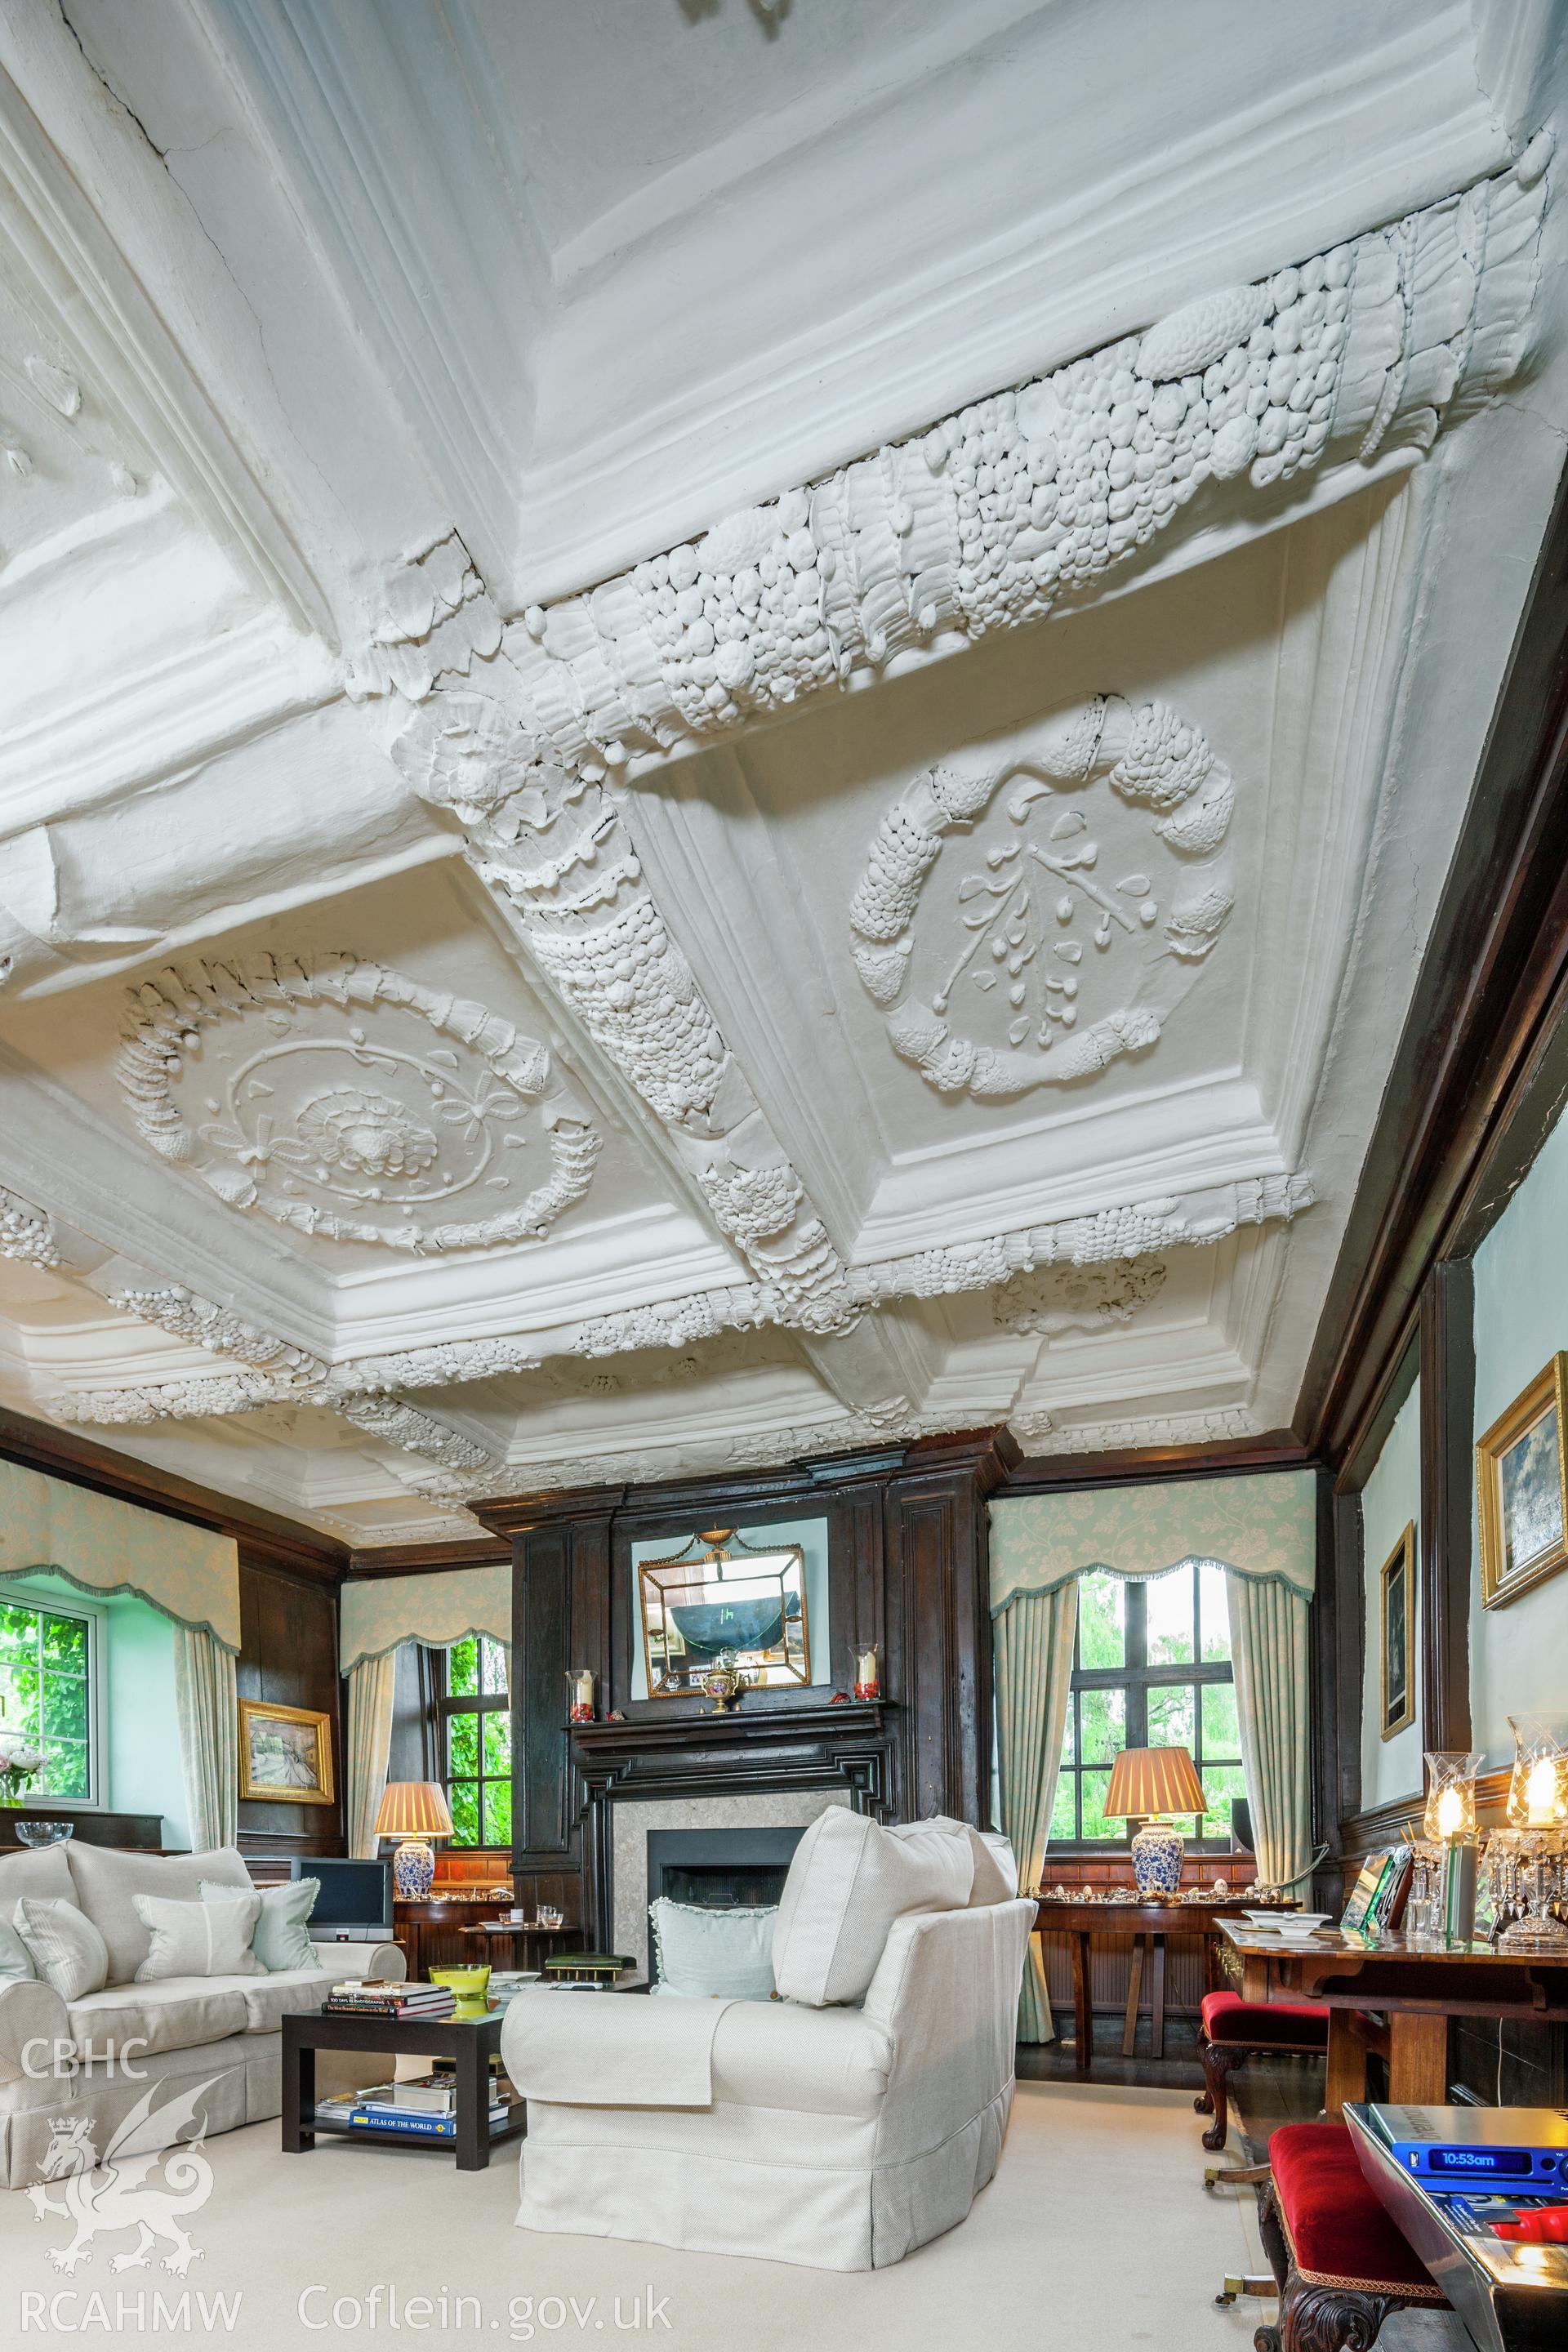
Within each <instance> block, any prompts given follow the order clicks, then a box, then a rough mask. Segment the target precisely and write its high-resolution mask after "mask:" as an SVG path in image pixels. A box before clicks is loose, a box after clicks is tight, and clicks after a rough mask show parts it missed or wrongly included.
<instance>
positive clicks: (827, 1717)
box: [479, 1430, 1018, 1931]
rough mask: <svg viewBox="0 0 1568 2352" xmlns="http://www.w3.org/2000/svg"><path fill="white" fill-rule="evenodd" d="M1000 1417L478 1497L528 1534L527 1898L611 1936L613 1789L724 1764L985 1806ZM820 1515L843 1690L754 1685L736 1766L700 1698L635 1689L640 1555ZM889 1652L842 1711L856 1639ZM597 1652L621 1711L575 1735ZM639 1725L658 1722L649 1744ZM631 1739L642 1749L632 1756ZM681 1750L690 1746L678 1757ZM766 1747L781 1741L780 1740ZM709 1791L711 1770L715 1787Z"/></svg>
mask: <svg viewBox="0 0 1568 2352" xmlns="http://www.w3.org/2000/svg"><path fill="white" fill-rule="evenodd" d="M1017 1458H1018V1457H1017V1449H1016V1446H1014V1445H1013V1444H1012V1441H1011V1439H1010V1438H1009V1437H1008V1436H1007V1435H1006V1433H1005V1432H998V1431H993V1430H986V1431H983V1432H979V1433H963V1434H960V1435H958V1436H955V1437H953V1438H952V1439H943V1440H941V1441H925V1442H922V1443H921V1444H916V1445H912V1446H909V1447H904V1446H897V1447H892V1448H889V1449H885V1450H883V1451H880V1452H878V1453H876V1454H858V1455H849V1456H841V1457H838V1458H837V1459H834V1460H829V1461H823V1462H820V1463H803V1464H796V1465H790V1466H789V1467H787V1468H784V1469H781V1470H775V1471H767V1472H763V1473H758V1474H756V1475H751V1476H747V1477H742V1478H740V1479H729V1480H711V1479H710V1480H700V1481H693V1482H690V1483H688V1484H681V1485H670V1486H659V1487H638V1488H626V1487H606V1488H599V1489H594V1490H592V1491H590V1492H584V1493H580V1494H575V1495H555V1496H547V1497H542V1498H533V1499H530V1498H527V1497H519V1498H515V1499H508V1500H506V1501H502V1502H498V1503H486V1504H484V1505H481V1506H480V1507H479V1509H480V1513H481V1515H482V1517H483V1518H484V1520H485V1523H486V1524H487V1526H489V1527H490V1528H495V1529H497V1530H499V1531H503V1532H505V1533H507V1534H509V1535H510V1537H511V1538H512V1541H513V1545H514V1555H513V1557H514V1576H515V1583H514V1603H513V1626H514V1637H515V1641H516V1644H517V1648H516V1656H517V1659H518V1666H517V1671H516V1676H515V1685H516V1686H515V1689H514V1693H513V1699H514V1708H515V1713H514V1723H513V1736H514V1742H515V1748H514V1753H515V1755H516V1758H517V1778H516V1785H515V1792H514V1799H513V1804H514V1831H515V1834H516V1838H517V1844H516V1848H515V1851H514V1854H513V1868H514V1873H515V1874H516V1876H517V1877H518V1880H519V1882H520V1887H519V1891H520V1896H521V1897H522V1899H528V1898H529V1897H530V1896H533V1895H537V1896H538V1898H540V1899H542V1900H544V1901H552V1900H554V1901H562V1900H563V1896H562V1894H561V1892H560V1890H561V1888H562V1886H563V1882H564V1883H566V1885H567V1886H568V1893H567V1895H566V1897H565V1899H564V1901H563V1907H564V1908H565V1910H566V1912H567V1916H568V1917H569V1918H571V1919H573V1920H575V1921H579V1922H581V1923H582V1924H584V1926H585V1927H587V1926H592V1927H595V1928H596V1929H598V1930H601V1931H602V1930H603V1929H604V1927H605V1925H606V1924H607V1923H605V1921H603V1920H602V1919H600V1918H599V1917H598V1916H596V1915H597V1913H598V1911H600V1910H601V1909H602V1908H603V1906H604V1903H605V1890H606V1888H607V1882H608V1853H607V1839H608V1822H609V1806H608V1803H607V1802H605V1794H606V1791H608V1790H612V1789H614V1788H617V1787H621V1786H623V1785H625V1786H628V1787H629V1786H630V1785H632V1784H633V1782H634V1781H635V1785H636V1787H637V1792H638V1793H639V1794H642V1793H649V1794H651V1793H657V1792H660V1791H662V1790H665V1789H666V1788H667V1787H668V1786H673V1785H676V1776H679V1774H681V1773H683V1772H684V1773H685V1774H686V1775H687V1777H688V1779H689V1776H690V1774H691V1772H692V1771H693V1770H697V1771H700V1772H702V1773H704V1774H708V1773H709V1772H710V1769H717V1770H719V1771H721V1773H723V1774H727V1775H728V1776H729V1777H728V1779H727V1780H725V1782H724V1785H732V1786H736V1787H740V1786H744V1785H747V1781H748V1777H749V1776H752V1775H761V1776H763V1777H766V1776H769V1775H772V1776H773V1778H774V1780H775V1781H776V1780H777V1778H778V1776H780V1775H782V1774H784V1773H788V1774H789V1775H790V1776H791V1784H792V1785H798V1786H807V1785H818V1784H820V1782H821V1780H823V1778H824V1777H826V1778H827V1779H830V1780H838V1781H841V1782H842V1783H843V1784H844V1785H847V1786H850V1787H851V1788H852V1789H853V1790H855V1792H856V1795H857V1801H864V1802H867V1803H869V1804H873V1805H874V1806H875V1808H876V1809H877V1810H878V1811H880V1812H882V1813H884V1814H885V1815H886V1816H887V1817H888V1818H890V1819H896V1820H897V1819H904V1818H907V1817H910V1816H912V1815H922V1814H926V1813H931V1812H937V1811H942V1812H949V1813H953V1814H957V1815H960V1816H962V1817H963V1818H965V1819H968V1820H972V1821H983V1820H984V1819H986V1818H987V1815H988V1809H989V1805H990V1766H991V1738H990V1695H991V1684H990V1675H991V1642H990V1620H989V1612H988V1608H987V1577H988V1557H987V1530H988V1520H987V1517H986V1510H985V1504H986V1499H987V1497H988V1496H990V1495H991V1494H992V1493H993V1492H994V1491H995V1489H996V1488H997V1487H998V1486H1000V1485H1001V1484H1002V1483H1003V1481H1004V1480H1005V1477H1006V1476H1007V1474H1008V1471H1009V1468H1010V1467H1011V1466H1012V1465H1015V1464H1016V1461H1017ZM817 1516H822V1517H826V1521H827V1527H828V1576H829V1591H830V1602H829V1618H830V1623H831V1628H832V1631H831V1637H830V1638H831V1642H832V1654H831V1659H830V1671H831V1674H832V1678H833V1679H832V1683H831V1685H817V1686H815V1687H813V1688H812V1689H810V1690H806V1691H798V1692H795V1691H770V1692H754V1693H752V1694H751V1695H750V1696H748V1697H747V1698H746V1699H745V1701H744V1702H743V1704H742V1710H741V1713H740V1716H739V1717H738V1718H737V1724H738V1727H739V1729H738V1731H737V1734H736V1737H735V1740H734V1741H733V1742H732V1743H731V1746H732V1747H733V1748H736V1749H737V1750H738V1752H736V1753H731V1754H729V1755H727V1756H726V1757H725V1758H724V1759H723V1760H722V1762H721V1764H717V1765H712V1766H711V1767H710V1764H709V1763H703V1762H700V1761H699V1760H698V1757H697V1752H696V1751H697V1750H698V1749H699V1748H710V1747H711V1732H710V1730H704V1729H703V1728H702V1725H703V1724H704V1722H707V1721H710V1718H709V1716H708V1707H707V1702H706V1701H697V1700H685V1699H657V1700H642V1701H638V1700H636V1699H634V1698H633V1697H632V1666H633V1657H634V1643H635V1642H636V1641H637V1639H638V1633H637V1622H636V1610H635V1596H634V1589H633V1588H634V1580H633V1576H632V1548H633V1546H634V1544H637V1543H638V1542H641V1541H644V1540H658V1541H664V1540H667V1539H668V1540H670V1541H672V1542H680V1541H682V1540H684V1539H685V1538H687V1537H689V1536H690V1535H691V1534H692V1533H693V1532H694V1531H695V1530H697V1529H700V1528H708V1527H711V1526H714V1525H721V1526H724V1527H732V1528H739V1529H740V1530H741V1532H742V1534H743V1533H744V1532H745V1530H746V1528H748V1527H757V1526H761V1525H763V1524H766V1523H768V1522H770V1521H774V1520H777V1519H780V1518H795V1517H817ZM873 1642H875V1643H877V1644H878V1646H879V1651H880V1654H881V1660H882V1680H883V1689H884V1693H885V1697H886V1702H887V1703H886V1706H885V1707H883V1708H856V1707H853V1706H844V1707H835V1706H833V1705H832V1701H833V1698H834V1694H835V1690H837V1692H838V1693H840V1694H845V1693H847V1692H848V1691H849V1690H850V1688H851V1686H852V1684H853V1680H854V1659H855V1653H856V1650H857V1648H858V1646H860V1645H862V1644H866V1643H873ZM584 1666H587V1667H591V1668H592V1669H593V1671H594V1673H595V1676H596V1677H597V1685H598V1694H599V1705H600V1712H601V1715H602V1716H606V1715H608V1714H609V1713H610V1712H611V1711H612V1710H613V1711H615V1712H616V1713H619V1714H622V1715H624V1716H625V1717H626V1718H627V1723H628V1730H627V1732H626V1733H625V1734H617V1733H616V1730H615V1729H614V1728H613V1727H607V1726H606V1727H603V1728H602V1729H601V1730H600V1731H598V1732H595V1734H594V1735H593V1736H592V1738H589V1739H586V1740H584V1741H582V1742H580V1743H574V1742H572V1741H571V1740H570V1739H569V1738H568V1735H567V1731H566V1726H565V1713H566V1675H567V1673H568V1671H569V1670H570V1669H573V1668H581V1667H584ZM639 1725H651V1726H654V1727H657V1732H658V1737H657V1739H655V1740H647V1741H645V1740H644V1739H643V1738H642V1735H641V1733H640V1732H639V1731H638V1729H637V1727H638V1726H639ZM634 1750H635V1751H636V1752H635V1753H634V1752H633V1751H634ZM682 1751H688V1752H685V1753H683V1752H682ZM764 1751H766V1752H765V1754H764ZM709 1785H715V1783H714V1782H713V1781H712V1780H710V1781H709Z"/></svg>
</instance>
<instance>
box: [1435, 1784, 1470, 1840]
mask: <svg viewBox="0 0 1568 2352" xmlns="http://www.w3.org/2000/svg"><path fill="white" fill-rule="evenodd" d="M1464 1827H1465V1801H1464V1799H1463V1797H1461V1796H1460V1794H1459V1791H1458V1789H1454V1788H1448V1789H1445V1790H1444V1791H1443V1793H1442V1795H1441V1796H1440V1797H1439V1798H1438V1800H1437V1834H1438V1836H1439V1837H1440V1838H1457V1837H1459V1836H1462V1835H1463V1833H1464Z"/></svg>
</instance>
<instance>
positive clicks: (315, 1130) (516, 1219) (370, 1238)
mask: <svg viewBox="0 0 1568 2352" xmlns="http://www.w3.org/2000/svg"><path fill="white" fill-rule="evenodd" d="M126 1005H127V1013H128V1015H129V1019H128V1025H127V1033H126V1037H125V1042H124V1044H123V1045H122V1046H121V1051H120V1055H119V1057H118V1061H117V1064H116V1073H117V1076H118V1077H119V1080H120V1084H121V1090H122V1092H123V1093H124V1095H125V1097H126V1100H127V1102H128V1103H129V1105H130V1108H131V1111H132V1118H134V1120H135V1123H136V1126H137V1128H138V1129H139V1131H140V1132H141V1134H142V1136H143V1138H144V1139H146V1141H147V1142H149V1143H150V1144H151V1145H152V1146H153V1150H156V1151H159V1152H161V1153H162V1154H163V1156H164V1158H166V1159H168V1160H174V1161H176V1162H177V1163H180V1164H182V1165H185V1166H189V1167H190V1168H192V1169H193V1170H194V1171H195V1173H197V1174H198V1175H200V1176H201V1177H202V1178H203V1179H204V1180H205V1182H206V1183H208V1184H209V1185H210V1186H211V1187H212V1189H213V1191H214V1192H216V1194H217V1195H218V1197H219V1199H220V1200H223V1201H226V1202H228V1204H229V1205H230V1206H231V1207H233V1208H237V1209H257V1210H259V1211H260V1212H261V1213H262V1214H264V1215H266V1216H268V1217H271V1218H272V1219H274V1220H275V1222H277V1223H279V1224H283V1225H289V1226H291V1227H293V1228H294V1229H295V1230H296V1231H298V1232H300V1233H303V1234H310V1235H320V1236H321V1237H323V1238H325V1239H327V1240H329V1241H352V1242H369V1243H374V1244H380V1245H381V1246H383V1247H384V1248H388V1249H400V1250H410V1251H415V1252H424V1251H428V1250H447V1249H470V1248H483V1247H488V1246H493V1245H495V1244H500V1243H507V1242H518V1241H522V1240H531V1239H536V1238H537V1237H538V1236H539V1235H540V1234H543V1233H544V1232H545V1231H546V1229H547V1228H548V1227H549V1226H550V1225H551V1224H552V1223H553V1222H554V1220H555V1219H556V1218H557V1217H558V1216H560V1215H561V1214H562V1213H563V1211H564V1210H566V1209H568V1208H570V1207H571V1206H572V1205H573V1203H574V1202H576V1201H579V1200H581V1199H582V1197H583V1195H584V1192H586V1191H587V1189H588V1185H589V1182H590V1181H591V1179H592V1176H593V1171H594V1164H595V1160H597V1158H598V1155H599V1150H600V1139H599V1137H598V1134H597V1132H596V1131H595V1128H594V1127H593V1125H592V1124H591V1122H590V1121H589V1119H588V1117H587V1114H586V1112H585V1111H584V1108H583V1107H582V1106H581V1105H580V1104H579V1103H578V1102H577V1100H576V1099H575V1097H574V1096H573V1095H572V1094H571V1093H570V1092H569V1091H568V1089H567V1088H566V1087H563V1085H562V1084H561V1082H560V1081H559V1079H558V1078H557V1077H556V1076H555V1074H554V1072H553V1069H552V1064H551V1058H550V1055H549V1054H548V1053H547V1052H546V1050H545V1048H544V1047H543V1046H542V1045H539V1044H538V1043H536V1042H535V1040H533V1039H532V1038H531V1037H525V1036H522V1035H521V1034H520V1033H519V1032H518V1031H517V1030H516V1029H515V1028H514V1027H513V1025H512V1024H511V1023H510V1021H504V1020H502V1019H501V1018H500V1016H499V1015H498V1014H496V1013H490V1012H488V1011H487V1010H486V1008H485V1007H484V1006H483V1005H480V1004H475V1003H470V1002H468V1001H467V1000H466V999H464V998H462V997H457V996H452V995H450V994H448V993H446V992H442V991H438V990H436V989H430V988H426V987H425V986H423V985H422V983H421V982H417V981H415V980H410V979H408V978H407V977H406V976H405V974H403V973H401V972H397V971H392V970H390V969H389V968H388V967H387V966H386V965H384V964H380V963H372V962H367V961H362V960H361V959H359V958H357V957H355V956H352V955H347V954H339V955H329V956H323V957H310V956H301V957H289V956H281V955H264V956H258V957H255V958H252V959H249V960H247V961H242V960H238V959H237V960H236V961H233V962H231V963H216V962H215V963H198V964H191V965H184V966H178V967H176V966H170V967H168V968H166V969H165V970H164V971H162V972H160V973H159V974H158V975H157V977H156V978H155V979H153V980H151V981H146V982H142V984H141V985H140V986H139V987H136V988H133V989H131V990H129V991H128V992H127V996H126ZM209 1090H210V1091H209ZM198 1091H199V1092H200V1094H201V1096H202V1100H203V1106H204V1108H205V1111H206V1113H207V1114H208V1116H206V1117H205V1118H201V1117H199V1116H197V1115H196V1114H195V1112H194V1111H193V1109H192V1108H191V1107H190V1097H191V1096H192V1095H195V1094H196V1093H197V1092H198ZM531 1108H536V1109H537V1113H538V1118H539V1123H540V1125H541V1127H542V1130H543V1135H544V1140H545V1143H546V1148H547V1151H548V1157H549V1162H550V1171H549V1174H548V1176H547V1177H546V1179H545V1181H543V1182H542V1183H540V1184H537V1185H534V1186H533V1187H532V1188H531V1189H526V1185H525V1178H524V1175H523V1173H522V1171H521V1167H520V1166H518V1165H517V1164H516V1163H515V1162H514V1161H513V1160H512V1159H511V1157H510V1155H512V1154H514V1153H518V1152H521V1151H523V1150H527V1149H528V1144H529V1130H528V1129H526V1128H525V1126H524V1124H523V1122H524V1119H525V1116H526V1113H527V1112H528V1111H529V1110H530V1109H531ZM476 1192H499V1193H502V1194H504V1195H505V1196H506V1197H505V1200H504V1202H497V1203H496V1204H495V1205H494V1207H493V1208H490V1209H489V1211H488V1212H487V1213H475V1212H476V1211H477V1210H478V1208H479V1203H478V1202H475V1203H474V1207H473V1209H471V1210H470V1211H469V1213H468V1214H467V1215H466V1216H461V1217H458V1218H456V1219H454V1218H452V1217H451V1216H449V1215H447V1214H443V1213H441V1212H443V1211H445V1210H446V1208H447V1203H448V1202H453V1201H458V1200H460V1199H462V1198H463V1196H465V1195H472V1194H474V1193H476ZM323 1196H325V1197H324V1198H323ZM337 1202H342V1203H344V1204H346V1209H347V1213H345V1212H344V1210H343V1209H342V1208H339V1207H337V1206H333V1205H330V1204H331V1203H337Z"/></svg>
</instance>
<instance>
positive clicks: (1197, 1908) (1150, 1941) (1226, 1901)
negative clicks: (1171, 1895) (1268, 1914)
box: [1035, 1895, 1294, 2074]
mask: <svg viewBox="0 0 1568 2352" xmlns="http://www.w3.org/2000/svg"><path fill="white" fill-rule="evenodd" d="M1265 1907H1272V1906H1264V1905H1262V1904H1259V1903H1255V1902H1253V1901H1251V1899H1250V1898H1249V1897H1247V1896H1245V1895H1205V1896H1204V1898H1203V1900H1202V1901H1201V1902H1181V1903H1141V1902H1140V1901H1139V1900H1138V1899H1137V1897H1136V1896H1135V1895H1133V1896H1130V1897H1129V1898H1128V1900H1127V1901H1125V1902H1122V1903H1100V1902H1095V1903H1075V1902H1073V1901H1072V1900H1071V1898H1070V1897H1064V1896H1061V1895H1041V1896H1040V1897H1039V1898H1038V1902H1037V1907H1036V1911H1035V1930H1036V1933H1037V1935H1039V1936H1042V1937H1044V1936H1047V1935H1049V1936H1066V1937H1068V1938H1069V1939H1070V1941H1071V1944H1072V2002H1073V2020H1074V2029H1075V2032H1076V2033H1077V2036H1078V2071H1079V2074H1089V2072H1090V2071H1091V2069H1092V2067H1093V2064H1094V1997H1093V1988H1092V1985H1091V1983H1090V1979H1089V1951H1090V1948H1091V1946H1092V1944H1093V1940H1094V1938H1095V1937H1096V1936H1131V1938H1132V1967H1131V1976H1130V1978H1129V1981H1128V1987H1127V2010H1126V2014H1125V2016H1124V2018H1123V2020H1122V2028H1121V2053H1122V2056H1123V2057H1126V2058H1130V2057H1131V2055H1132V2051H1133V2044H1134V2037H1135V2036H1136V2033H1137V2031H1138V1997H1139V1994H1140V1992H1141V1990H1142V1975H1143V1968H1144V1964H1145V1956H1147V1965H1148V1969H1149V2010H1150V2017H1149V2049H1150V2053H1151V2055H1152V2056H1153V2057H1155V2058H1163V2056H1164V2054H1165V1938H1166V1937H1167V1936H1201V1937H1202V1938H1203V1944H1204V1963H1205V1980H1206V1982H1207V1983H1208V1985H1209V1988H1210V1990H1213V1985H1214V1969H1213V1960H1214V1951H1215V1933H1216V1930H1217V1928H1218V1927H1219V1923H1220V1922H1221V1920H1222V1919H1229V1918H1235V1917H1236V1916H1238V1915H1239V1914H1240V1913H1241V1912H1242V1911H1243V1910H1247V1909H1250V1910H1255V1911H1257V1910H1262V1909H1264V1908H1265ZM1293 1907H1294V1906H1291V1905H1287V1904H1281V1905H1279V1909H1280V1910H1281V1911H1284V1910H1288V1909H1291V1908H1293Z"/></svg>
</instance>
